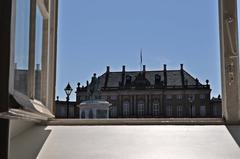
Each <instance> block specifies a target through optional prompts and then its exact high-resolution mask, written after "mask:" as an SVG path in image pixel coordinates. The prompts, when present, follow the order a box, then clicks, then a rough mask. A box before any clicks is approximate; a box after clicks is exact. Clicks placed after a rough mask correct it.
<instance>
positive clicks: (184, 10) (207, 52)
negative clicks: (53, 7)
mask: <svg viewBox="0 0 240 159" xmlns="http://www.w3.org/2000/svg"><path fill="white" fill-rule="evenodd" d="M69 2H71V3H69ZM58 18H59V24H58V47H57V49H58V55H57V56H58V57H57V85H56V96H59V97H60V99H61V100H65V98H66V95H65V92H64V88H65V87H66V85H67V83H68V82H70V84H71V86H72V88H73V89H74V91H73V92H72V95H71V96H70V100H75V89H76V87H77V82H80V83H81V85H86V81H87V80H90V79H91V76H92V74H93V73H96V74H97V75H101V74H102V73H104V72H105V71H106V66H110V70H111V71H121V69H122V65H126V70H127V71H128V70H136V71H137V70H139V69H140V68H139V63H140V50H141V49H142V54H143V55H142V56H143V64H145V65H146V69H147V70H162V69H163V64H167V69H180V64H184V69H185V70H186V71H187V72H189V73H190V74H192V75H193V76H194V77H195V78H198V79H199V80H200V82H201V83H202V84H205V81H206V79H208V80H209V81H210V85H211V89H212V95H213V96H217V95H218V94H221V83H220V46H219V25H218V0H71V1H67V0H60V1H59V17H58Z"/></svg>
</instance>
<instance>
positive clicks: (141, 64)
mask: <svg viewBox="0 0 240 159" xmlns="http://www.w3.org/2000/svg"><path fill="white" fill-rule="evenodd" d="M140 72H142V49H141V50H140Z"/></svg>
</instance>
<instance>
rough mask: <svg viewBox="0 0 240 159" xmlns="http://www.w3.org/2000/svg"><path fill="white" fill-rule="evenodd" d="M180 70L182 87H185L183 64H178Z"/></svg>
mask: <svg viewBox="0 0 240 159" xmlns="http://www.w3.org/2000/svg"><path fill="white" fill-rule="evenodd" d="M180 72H181V80H182V87H185V83H184V81H185V77H184V71H183V64H180Z"/></svg>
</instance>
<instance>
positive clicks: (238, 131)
mask: <svg viewBox="0 0 240 159" xmlns="http://www.w3.org/2000/svg"><path fill="white" fill-rule="evenodd" d="M226 127H227V129H228V131H229V132H230V134H231V135H232V137H233V139H234V140H235V142H236V143H237V144H238V146H239V147H240V126H239V125H232V126H226Z"/></svg>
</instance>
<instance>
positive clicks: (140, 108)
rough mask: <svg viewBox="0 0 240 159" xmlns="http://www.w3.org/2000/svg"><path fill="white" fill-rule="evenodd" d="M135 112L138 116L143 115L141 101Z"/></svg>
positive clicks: (142, 103) (142, 102)
mask: <svg viewBox="0 0 240 159" xmlns="http://www.w3.org/2000/svg"><path fill="white" fill-rule="evenodd" d="M137 112H138V116H143V114H144V101H142V100H141V101H139V102H138V107H137Z"/></svg>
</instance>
